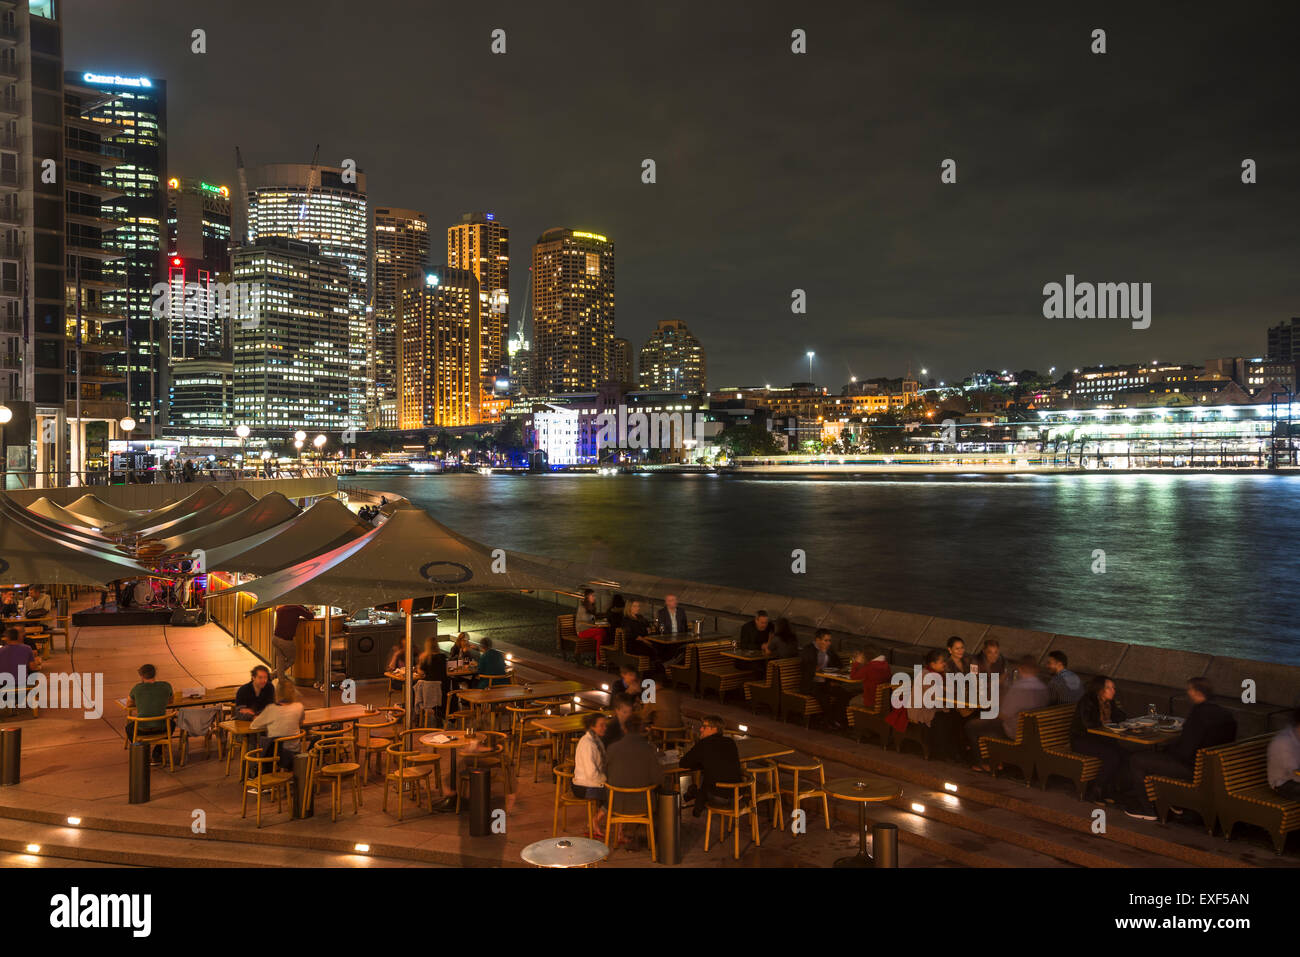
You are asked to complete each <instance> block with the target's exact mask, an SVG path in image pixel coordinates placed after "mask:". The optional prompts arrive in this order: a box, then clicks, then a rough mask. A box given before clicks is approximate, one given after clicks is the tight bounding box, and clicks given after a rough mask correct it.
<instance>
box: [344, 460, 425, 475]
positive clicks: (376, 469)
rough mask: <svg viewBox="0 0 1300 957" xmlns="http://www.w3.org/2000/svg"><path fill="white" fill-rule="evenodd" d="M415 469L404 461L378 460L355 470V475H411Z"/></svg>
mask: <svg viewBox="0 0 1300 957" xmlns="http://www.w3.org/2000/svg"><path fill="white" fill-rule="evenodd" d="M414 473H415V469H414V468H413V467H412V466H410V465H408V464H407V463H405V462H379V463H377V464H375V465H366V466H363V467H361V468H359V469H357V470H356V474H357V475H413V474H414Z"/></svg>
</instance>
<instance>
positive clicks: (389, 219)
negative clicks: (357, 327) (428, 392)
mask: <svg viewBox="0 0 1300 957" xmlns="http://www.w3.org/2000/svg"><path fill="white" fill-rule="evenodd" d="M373 249H374V255H375V295H374V302H373V305H372V309H373V312H372V313H371V327H372V330H373V334H372V336H371V348H370V349H369V350H368V357H369V361H370V368H371V374H370V376H368V378H369V379H370V380H371V381H372V382H373V383H374V387H373V393H372V397H371V399H370V402H369V403H368V410H369V413H370V414H369V415H368V416H367V419H366V425H367V427H368V428H381V429H395V428H397V313H398V309H399V308H400V300H401V291H402V287H403V286H404V285H406V284H408V283H410V282H412V281H414V280H423V278H424V274H425V272H426V269H427V267H428V263H429V221H428V220H427V219H426V218H425V216H424V213H419V212H416V211H415V210H413V209H397V208H395V207H390V206H386V207H381V208H378V209H376V210H375V239H374V245H373Z"/></svg>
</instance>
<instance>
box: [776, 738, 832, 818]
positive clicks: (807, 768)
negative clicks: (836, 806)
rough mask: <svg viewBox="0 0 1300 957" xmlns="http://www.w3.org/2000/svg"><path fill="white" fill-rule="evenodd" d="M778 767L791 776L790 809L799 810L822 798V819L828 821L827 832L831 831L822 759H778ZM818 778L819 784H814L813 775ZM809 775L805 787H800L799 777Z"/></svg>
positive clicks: (795, 757)
mask: <svg viewBox="0 0 1300 957" xmlns="http://www.w3.org/2000/svg"><path fill="white" fill-rule="evenodd" d="M776 767H777V770H778V771H785V772H787V773H788V774H790V775H791V781H790V807H791V808H792V809H798V807H799V805H801V804H803V802H804V801H807V800H809V799H814V800H815V799H817V798H821V802H822V818H823V819H824V820H825V821H826V830H828V831H829V830H830V829H831V809H830V802H829V801H827V799H826V768H825V766H824V765H823V764H822V762H821V759H820V758H814V757H806V756H804V755H792V756H790V757H788V758H778V759H777V763H776ZM814 774H815V775H816V776H817V783H816V785H815V786H814V785H813V783H812V780H811V778H812V775H814ZM800 775H807V776H808V780H807V783H806V784H804V785H802V786H801V785H800V782H799V776H800Z"/></svg>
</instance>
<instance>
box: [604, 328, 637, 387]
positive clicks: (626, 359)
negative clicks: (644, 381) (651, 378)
mask: <svg viewBox="0 0 1300 957" xmlns="http://www.w3.org/2000/svg"><path fill="white" fill-rule="evenodd" d="M609 377H610V379H611V380H613V381H614V382H625V383H627V385H628V386H629V387H630V386H632V385H633V383H635V382H636V380H635V379H634V378H633V377H632V343H630V342H628V341H627V340H626V339H618V338H616V339H615V340H614V344H613V345H612V346H611V347H610V358H609Z"/></svg>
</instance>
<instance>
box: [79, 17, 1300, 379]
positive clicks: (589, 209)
mask: <svg viewBox="0 0 1300 957" xmlns="http://www.w3.org/2000/svg"><path fill="white" fill-rule="evenodd" d="M1138 6H1141V7H1147V8H1150V9H1149V12H1146V11H1135V10H1133V9H1131V8H1132V7H1138ZM1287 8H1291V9H1294V8H1295V5H1294V4H1285V5H1284V4H1274V5H1266V4H1261V3H1242V2H1235V3H1231V4H1225V3H1220V4H1218V5H1217V6H1216V7H1209V8H1207V12H1204V13H1200V14H1198V13H1197V9H1198V8H1197V7H1196V6H1194V5H1191V4H1183V3H1179V4H1134V3H1127V4H1101V3H1088V4H1079V3H1074V4H1068V5H1067V4H1061V3H1035V4H1023V5H1022V4H1015V5H1008V4H991V3H990V4H983V3H979V4H976V3H969V2H963V3H952V4H939V3H924V2H909V3H905V4H902V3H900V4H894V5H888V6H886V5H882V4H858V3H853V4H850V3H842V4H824V3H811V2H800V3H767V2H754V0H747V2H743V3H720V2H711V0H695V2H682V3H679V2H664V0H656V2H654V3H646V4H640V3H630V2H611V0H604V2H570V0H566V2H563V3H540V2H536V0H533V2H526V3H525V2H509V3H503V2H486V3H474V4H468V3H466V4H452V3H447V2H442V0H439V2H427V3H426V2H423V0H420V2H417V0H405V2H397V0H364V2H362V0H311V2H307V0H237V2H225V3H200V2H177V0H169V2H153V0H130V2H109V0H63V19H64V55H65V62H66V66H67V68H68V69H78V70H80V69H91V70H96V71H99V72H107V73H113V72H116V73H122V74H137V73H139V74H146V75H152V76H158V77H162V78H164V79H166V81H167V91H168V100H169V102H168V112H169V120H170V123H169V129H168V150H169V157H170V165H171V169H170V170H169V173H170V174H171V175H181V176H196V177H200V178H202V179H205V180H208V181H210V182H212V181H215V182H220V183H228V184H230V185H231V187H232V188H233V187H234V185H235V174H234V148H235V146H236V145H238V146H240V147H241V148H242V150H243V153H244V157H245V160H246V162H248V163H249V164H256V163H263V162H301V163H307V162H310V160H311V155H312V150H313V148H314V146H315V144H316V143H320V144H321V162H322V163H327V164H332V165H338V164H339V163H340V162H341V161H342V160H343V159H344V158H345V157H350V158H353V159H355V160H356V161H357V163H358V165H359V166H360V167H361V168H362V169H363V170H364V171H365V172H366V174H367V176H368V179H369V194H370V200H371V203H372V205H375V206H384V205H393V206H403V207H412V208H415V209H419V210H422V211H424V212H425V213H426V214H427V215H428V216H429V220H430V225H431V231H432V233H433V234H434V248H435V255H437V254H438V253H440V252H441V250H442V249H443V246H442V242H443V241H442V238H441V237H442V235H443V230H444V229H445V227H446V226H447V225H449V224H450V223H452V222H455V221H456V220H457V219H458V218H459V215H460V214H461V213H462V212H467V211H470V210H478V209H487V210H492V211H495V212H496V214H497V216H498V218H499V219H500V220H502V221H503V222H505V223H506V224H508V225H509V226H510V228H511V244H512V250H511V251H512V264H513V276H512V289H511V300H512V303H511V305H512V313H513V315H512V326H513V325H514V324H516V323H517V319H518V315H519V312H520V309H521V307H522V304H523V302H524V293H525V283H526V277H527V265H528V263H529V262H530V261H531V248H532V244H533V242H534V240H535V239H536V238H537V236H538V235H539V234H540V233H541V231H542V230H543V229H546V228H549V227H552V226H572V227H575V228H579V229H588V230H593V231H596V232H600V233H603V234H605V235H608V236H609V237H610V238H612V239H613V240H614V241H615V242H616V243H617V263H618V266H617V297H618V314H617V334H618V335H621V336H624V337H626V338H629V339H631V340H632V342H633V345H634V347H636V348H639V346H640V344H641V343H642V342H643V341H644V340H645V338H646V336H647V335H648V334H649V332H650V331H651V330H652V329H653V327H654V323H655V321H656V320H659V319H669V318H678V319H683V320H685V321H686V322H687V323H688V324H689V325H690V327H691V329H692V330H693V331H694V332H695V333H696V335H698V336H699V338H700V340H701V342H702V343H703V345H704V348H705V350H706V352H707V355H708V359H709V380H710V385H711V386H715V387H716V386H723V385H735V384H741V383H744V384H760V385H761V384H764V383H772V384H774V385H775V384H784V383H788V382H790V381H792V380H795V379H804V378H806V377H807V360H806V359H805V357H804V353H805V352H806V351H807V350H809V349H813V350H815V351H816V352H817V359H816V366H815V378H816V379H817V381H818V382H819V383H825V384H828V385H830V386H831V387H832V389H834V390H836V391H838V389H839V387H840V385H842V384H843V383H844V382H845V381H847V379H848V376H849V375H850V374H855V375H858V376H860V377H868V376H876V375H902V374H903V373H904V372H905V371H907V369H908V367H909V366H910V367H911V369H912V371H913V372H914V373H915V372H917V371H919V369H920V368H921V367H923V366H924V367H927V368H928V369H929V370H930V373H931V375H932V376H934V377H936V378H942V379H947V380H949V381H951V380H953V379H957V378H960V377H961V376H963V375H965V374H966V373H968V372H970V371H972V370H975V369H983V368H985V367H994V368H998V369H1002V368H1010V369H1019V368H1025V367H1029V368H1037V369H1039V370H1041V371H1046V369H1047V368H1048V367H1049V366H1056V367H1057V368H1058V374H1059V372H1060V371H1063V370H1065V369H1068V368H1070V367H1072V366H1078V365H1085V364H1093V363H1098V362H1127V361H1146V360H1150V359H1153V358H1159V359H1161V360H1165V361H1193V362H1201V361H1203V360H1205V359H1206V358H1209V357H1212V356H1223V355H1259V354H1262V353H1263V351H1264V346H1265V336H1266V329H1267V327H1268V326H1269V325H1271V324H1274V323H1277V322H1279V321H1281V320H1283V319H1285V318H1288V317H1290V316H1293V315H1300V273H1298V272H1297V268H1296V267H1297V242H1296V235H1297V225H1298V224H1300V216H1297V212H1298V211H1300V149H1298V146H1300V143H1298V139H1300V136H1298V134H1297V128H1298V125H1300V123H1298V118H1300V108H1298V104H1297V99H1298V98H1300V62H1298V58H1297V50H1296V36H1297V34H1296V30H1295V27H1296V25H1297V23H1296V17H1295V15H1294V14H1293V13H1287V12H1285V11H1286V10H1287ZM1210 11H1213V12H1210ZM196 27H202V28H204V29H206V31H207V41H208V52H207V53H206V54H204V55H195V54H192V53H191V52H190V31H191V30H193V29H194V28H196ZM497 27H500V28H502V29H504V30H505V31H506V35H507V53H506V54H505V55H503V56H502V55H492V54H491V53H490V52H489V45H490V33H491V31H492V30H493V29H494V28H497ZM796 27H797V28H802V29H804V30H806V31H807V35H808V53H807V54H806V55H802V56H799V55H794V54H792V53H791V52H790V43H791V39H790V33H791V30H793V29H794V28H796ZM1098 27H1100V28H1103V29H1105V30H1106V32H1107V47H1108V52H1107V53H1106V54H1105V55H1101V56H1098V55H1094V54H1092V53H1091V52H1090V45H1091V37H1090V34H1091V31H1092V30H1093V29H1094V28H1098ZM647 157H650V158H653V159H655V161H656V163H657V165H658V183H657V184H655V185H643V184H642V183H641V178H640V174H641V161H642V160H643V159H644V158H647ZM949 157H951V158H953V159H955V160H956V161H957V183H956V184H955V185H944V184H942V183H941V182H940V178H939V174H940V163H941V162H942V161H943V160H944V159H945V158H949ZM1247 157H1249V158H1252V159H1254V160H1255V161H1256V162H1257V163H1258V165H1259V172H1258V179H1259V182H1258V183H1257V184H1256V185H1253V186H1247V185H1243V184H1242V183H1241V162H1242V160H1243V159H1245V158H1247ZM1067 273H1073V274H1074V275H1075V276H1076V277H1077V279H1079V280H1090V281H1097V282H1119V281H1123V282H1150V283H1152V284H1153V293H1152V298H1153V306H1154V312H1153V320H1152V324H1151V327H1150V329H1147V330H1145V331H1136V330H1132V329H1131V328H1130V327H1129V324H1128V323H1127V322H1124V321H1122V320H1108V321H1107V320H1075V321H1068V320H1048V319H1044V318H1043V317H1042V304H1043V297H1042V287H1043V285H1044V284H1045V283H1048V282H1063V281H1064V279H1065V276H1066V274H1067ZM796 287H798V288H803V289H805V290H807V293H808V307H809V308H808V314H807V315H806V316H795V315H792V313H791V311H790V292H791V290H792V289H794V288H796Z"/></svg>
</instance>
